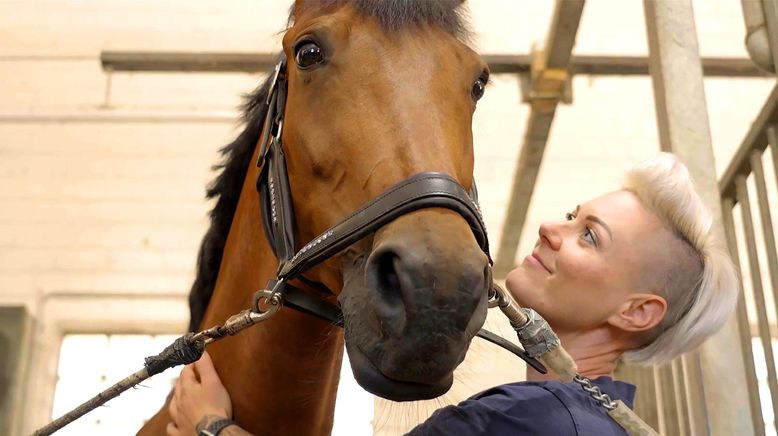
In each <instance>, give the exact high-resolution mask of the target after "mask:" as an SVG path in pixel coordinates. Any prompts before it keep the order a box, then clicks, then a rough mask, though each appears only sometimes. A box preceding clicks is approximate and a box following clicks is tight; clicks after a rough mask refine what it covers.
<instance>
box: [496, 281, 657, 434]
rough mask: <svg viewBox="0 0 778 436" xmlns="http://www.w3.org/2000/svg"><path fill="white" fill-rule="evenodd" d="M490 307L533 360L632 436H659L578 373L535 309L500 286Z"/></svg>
mask: <svg viewBox="0 0 778 436" xmlns="http://www.w3.org/2000/svg"><path fill="white" fill-rule="evenodd" d="M489 306H490V307H494V306H497V307H499V308H500V310H501V311H502V313H503V314H504V315H505V316H506V317H507V318H508V321H510V323H511V327H513V330H515V331H516V334H517V335H518V336H519V342H521V345H522V346H523V347H524V349H525V350H526V351H527V354H529V355H530V356H531V357H534V358H537V359H539V360H540V361H542V362H543V363H544V364H545V365H546V366H547V367H548V368H549V369H551V370H552V371H554V372H555V373H556V374H557V375H558V376H559V378H560V379H561V380H562V382H564V383H570V382H575V383H577V384H579V385H580V386H581V388H582V389H583V390H584V391H586V393H587V394H589V396H590V397H591V398H592V399H593V400H594V401H595V402H597V404H599V405H600V406H602V407H604V408H605V410H607V411H608V416H610V417H611V418H612V419H613V420H614V421H616V423H617V424H618V425H619V426H621V428H623V429H624V430H625V431H626V432H627V434H629V435H630V436H659V433H657V432H656V431H655V430H654V429H653V428H651V426H650V425H648V424H647V423H646V422H645V421H643V420H642V419H640V417H639V416H638V415H637V414H636V413H635V412H634V411H632V409H630V408H629V407H627V405H626V404H624V402H622V401H621V400H616V401H613V400H611V397H609V396H608V394H605V393H603V392H602V390H600V388H599V387H597V386H596V385H595V384H594V383H592V381H591V380H590V379H588V378H586V377H584V376H582V375H581V374H579V373H578V365H576V363H575V360H573V358H572V357H571V356H570V355H569V354H568V353H567V351H565V350H564V348H562V345H561V343H560V342H559V337H557V335H556V333H554V331H553V330H552V329H551V326H549V325H548V322H546V320H545V319H543V317H542V316H540V315H539V314H538V313H537V312H535V311H534V310H532V309H527V308H523V307H518V306H517V305H516V303H514V302H513V300H512V299H511V297H510V296H509V295H508V293H507V292H506V291H505V290H504V289H503V288H502V287H500V286H499V285H498V284H496V283H493V284H492V291H491V293H490V302H489Z"/></svg>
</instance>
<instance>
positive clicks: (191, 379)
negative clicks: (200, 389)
mask: <svg viewBox="0 0 778 436" xmlns="http://www.w3.org/2000/svg"><path fill="white" fill-rule="evenodd" d="M178 378H180V379H182V380H183V381H184V383H198V380H197V376H196V375H195V372H194V369H193V368H192V365H186V366H185V367H184V369H182V370H181V375H180V376H178ZM179 384H180V383H179Z"/></svg>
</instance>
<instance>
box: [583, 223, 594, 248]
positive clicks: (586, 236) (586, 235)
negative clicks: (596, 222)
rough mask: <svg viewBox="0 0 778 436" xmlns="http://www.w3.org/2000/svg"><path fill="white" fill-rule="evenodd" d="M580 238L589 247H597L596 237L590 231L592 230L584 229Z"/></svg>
mask: <svg viewBox="0 0 778 436" xmlns="http://www.w3.org/2000/svg"><path fill="white" fill-rule="evenodd" d="M581 237H582V238H583V239H584V241H586V242H587V243H589V244H591V245H593V246H595V247H596V246H597V235H595V234H594V232H593V231H592V229H590V228H589V227H587V228H586V230H585V231H584V233H583V235H581Z"/></svg>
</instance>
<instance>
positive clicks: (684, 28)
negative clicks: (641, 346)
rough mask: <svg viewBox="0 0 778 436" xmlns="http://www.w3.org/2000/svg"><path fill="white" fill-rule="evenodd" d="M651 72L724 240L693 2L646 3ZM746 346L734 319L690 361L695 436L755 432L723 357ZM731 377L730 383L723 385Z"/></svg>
mask: <svg viewBox="0 0 778 436" xmlns="http://www.w3.org/2000/svg"><path fill="white" fill-rule="evenodd" d="M644 7H645V14H646V28H647V33H648V46H649V55H650V56H649V70H650V73H651V78H652V83H653V87H654V99H655V102H656V115H657V125H658V128H659V140H660V145H661V148H662V150H666V151H671V152H673V153H675V154H676V155H677V156H678V157H679V158H680V159H681V160H682V161H683V162H684V163H685V164H686V166H687V167H688V168H689V171H690V172H691V174H692V177H693V178H694V180H695V181H696V184H697V189H698V192H699V193H700V196H701V197H702V198H703V200H704V201H705V203H706V205H707V206H708V207H709V208H710V210H711V212H712V213H713V216H714V219H715V220H716V225H715V229H714V231H715V232H717V233H718V234H719V235H720V237H721V239H722V240H723V239H724V237H723V236H724V233H723V230H722V228H721V204H720V194H719V190H718V184H717V180H716V170H715V161H714V158H713V149H712V146H711V138H710V127H709V121H708V112H707V107H706V102H705V90H704V87H703V81H702V63H701V61H700V54H699V47H698V43H697V33H696V28H695V25H694V13H693V11H692V3H691V0H644ZM741 349H742V347H741V344H740V338H739V336H738V333H737V324H736V320H735V319H734V318H733V319H732V320H731V321H730V322H728V323H727V324H726V326H725V327H724V328H723V329H722V331H721V332H720V333H719V334H717V335H716V336H715V337H713V338H711V339H710V340H708V341H707V342H706V343H705V344H704V345H703V346H702V347H701V350H700V353H699V354H697V353H694V354H691V355H688V356H685V357H683V367H684V376H685V380H686V401H687V405H688V411H689V425H690V429H691V433H692V434H705V433H712V434H721V435H733V434H752V433H753V427H752V424H751V420H750V419H748V417H747V416H743V414H742V413H740V410H741V407H742V405H743V404H746V403H747V401H748V392H747V390H746V379H745V370H744V368H743V362H742V360H741V359H722V358H721V356H722V355H723V354H727V353H732V352H733V351H734V350H737V351H740V350H741ZM722 375H726V377H727V383H720V382H719V380H720V377H721V376H722Z"/></svg>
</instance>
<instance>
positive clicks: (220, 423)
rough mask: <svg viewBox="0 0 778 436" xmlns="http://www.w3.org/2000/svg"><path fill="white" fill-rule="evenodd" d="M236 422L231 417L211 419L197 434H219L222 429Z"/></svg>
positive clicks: (206, 435) (213, 435)
mask: <svg viewBox="0 0 778 436" xmlns="http://www.w3.org/2000/svg"><path fill="white" fill-rule="evenodd" d="M233 424H235V421H233V420H231V419H229V418H220V419H216V420H213V421H210V422H209V423H208V425H207V426H205V427H204V428H201V429H200V430H199V431H198V432H197V436H219V433H221V431H222V430H224V429H225V428H227V427H229V426H231V425H233Z"/></svg>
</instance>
